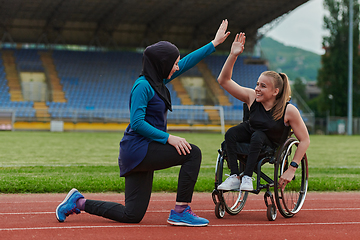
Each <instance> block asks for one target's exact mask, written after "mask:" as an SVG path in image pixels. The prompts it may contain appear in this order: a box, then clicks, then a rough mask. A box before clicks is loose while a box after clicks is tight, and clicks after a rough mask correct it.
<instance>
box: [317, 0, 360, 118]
mask: <svg viewBox="0 0 360 240" xmlns="http://www.w3.org/2000/svg"><path fill="white" fill-rule="evenodd" d="M324 7H325V9H327V10H328V11H329V14H328V15H325V16H324V27H325V28H326V29H328V30H329V32H330V35H329V36H325V37H323V47H324V48H325V49H326V53H325V54H324V55H323V56H322V57H321V61H322V67H321V68H320V69H319V74H318V86H319V87H320V88H321V89H322V92H321V94H320V96H319V99H317V100H318V107H319V111H320V112H326V111H330V110H331V111H332V115H336V116H346V115H347V106H348V105H347V99H348V97H347V94H348V49H349V0H324ZM353 21H354V28H353V31H354V32H353V37H354V38H353V42H354V45H353V97H354V101H353V103H354V104H353V107H354V109H353V113H354V116H360V56H359V54H358V46H359V3H358V1H357V0H354V20H353ZM331 96H332V97H331Z"/></svg>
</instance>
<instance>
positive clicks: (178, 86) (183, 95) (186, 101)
mask: <svg viewBox="0 0 360 240" xmlns="http://www.w3.org/2000/svg"><path fill="white" fill-rule="evenodd" d="M170 83H172V85H173V87H174V91H176V93H177V95H178V97H179V98H180V101H181V104H182V105H194V103H193V101H192V100H191V98H190V96H189V94H188V93H187V91H186V89H185V88H184V86H183V85H182V83H181V81H180V79H179V78H175V79H174V80H172V81H171V82H170Z"/></svg>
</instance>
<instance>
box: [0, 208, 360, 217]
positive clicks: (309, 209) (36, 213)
mask: <svg viewBox="0 0 360 240" xmlns="http://www.w3.org/2000/svg"><path fill="white" fill-rule="evenodd" d="M169 211H170V210H149V211H147V213H168V212H169ZM264 211H266V209H265V208H264V209H244V210H242V211H241V212H264ZM301 211H360V208H308V209H301ZM196 212H214V210H208V209H204V210H199V209H197V210H196ZM45 214H55V211H52V212H10V213H6V212H4V213H0V216H1V215H45Z"/></svg>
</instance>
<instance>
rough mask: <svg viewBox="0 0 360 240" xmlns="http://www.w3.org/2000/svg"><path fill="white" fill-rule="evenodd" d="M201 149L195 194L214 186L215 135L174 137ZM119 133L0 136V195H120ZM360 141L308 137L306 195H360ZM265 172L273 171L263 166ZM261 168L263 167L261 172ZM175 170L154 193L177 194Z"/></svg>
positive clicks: (157, 182) (160, 178)
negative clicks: (351, 192) (74, 190)
mask: <svg viewBox="0 0 360 240" xmlns="http://www.w3.org/2000/svg"><path fill="white" fill-rule="evenodd" d="M174 134H175V135H178V136H181V137H184V138H186V139H187V140H188V141H189V142H191V143H194V144H196V145H198V146H199V147H200V149H201V150H202V154H203V162H202V167H201V170H200V174H199V178H198V182H197V184H196V186H195V190H196V191H201V192H211V191H212V190H213V187H214V172H215V161H216V157H217V149H219V147H220V143H221V142H222V141H223V135H221V134H218V133H187V132H176V133H174ZM122 135H123V134H122V133H81V132H65V133H52V132H0V138H1V140H2V141H1V144H0V192H1V193H44V192H67V191H68V190H69V189H70V188H72V187H76V188H78V189H79V190H81V191H83V192H108V191H111V192H123V191H124V178H120V177H119V168H118V165H117V157H118V154H119V152H118V151H119V141H120V139H121V138H122ZM359 142H360V136H316V135H313V136H311V144H310V147H309V149H308V151H307V155H308V160H309V190H310V191H348V190H360V161H358V156H359V150H358V147H359ZM265 166H266V170H265V171H267V172H269V173H270V174H271V173H272V172H273V168H272V166H270V165H265ZM264 169H265V168H264ZM178 172H179V167H173V168H170V169H166V170H161V171H156V172H155V178H154V184H153V190H154V191H176V187H177V177H178Z"/></svg>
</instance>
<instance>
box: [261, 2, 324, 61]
mask: <svg viewBox="0 0 360 240" xmlns="http://www.w3.org/2000/svg"><path fill="white" fill-rule="evenodd" d="M325 12H326V10H325V9H324V6H323V0H310V1H308V2H306V3H304V4H302V5H301V6H299V7H297V8H296V9H295V10H293V11H292V12H290V13H289V14H288V15H287V16H285V17H284V18H283V19H282V20H281V21H280V23H278V24H277V25H276V26H275V27H273V28H272V29H271V30H270V31H268V32H267V33H266V34H265V36H266V37H271V38H273V39H274V40H276V41H278V42H281V43H283V44H285V45H287V46H293V47H298V48H301V49H304V50H308V51H311V52H314V53H317V54H323V53H324V52H325V51H324V49H322V38H323V36H326V35H327V31H326V30H324V29H323V18H324V14H325Z"/></svg>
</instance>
